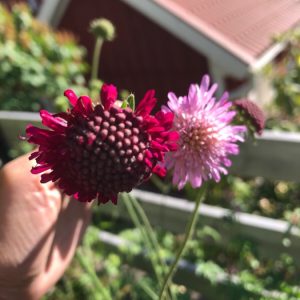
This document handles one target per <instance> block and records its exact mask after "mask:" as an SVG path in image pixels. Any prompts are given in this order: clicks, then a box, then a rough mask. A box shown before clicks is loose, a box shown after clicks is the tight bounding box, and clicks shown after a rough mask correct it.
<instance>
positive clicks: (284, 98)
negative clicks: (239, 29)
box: [265, 27, 300, 131]
mask: <svg viewBox="0 0 300 300" xmlns="http://www.w3.org/2000/svg"><path fill="white" fill-rule="evenodd" d="M276 41H277V42H281V43H283V44H286V48H285V50H284V51H283V52H282V53H281V54H280V55H279V56H278V57H277V59H275V60H274V61H273V62H272V63H270V64H269V65H268V66H267V67H266V68H265V73H266V75H267V76H268V77H269V78H270V80H271V82H272V84H273V87H274V90H275V99H274V102H273V103H272V106H273V107H272V109H271V115H270V116H269V119H268V122H267V127H268V128H270V129H281V130H287V131H299V130H300V118H299V115H300V28H299V27H298V28H296V29H293V30H291V31H288V32H286V33H285V34H283V35H280V36H278V37H277V38H276Z"/></svg>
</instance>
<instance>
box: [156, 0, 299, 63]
mask: <svg viewBox="0 0 300 300" xmlns="http://www.w3.org/2000/svg"><path fill="white" fill-rule="evenodd" d="M153 1H154V2H155V3H156V4H158V5H159V6H161V7H162V8H164V9H166V10H168V11H169V12H171V13H172V14H173V15H175V16H177V17H178V18H179V19H181V20H183V21H184V22H186V23H187V24H189V25H190V26H191V27H193V28H194V29H196V30H197V31H199V32H201V33H202V34H203V35H205V36H207V38H209V39H211V40H213V41H214V42H215V43H217V44H218V45H219V46H221V47H223V48H225V49H226V50H227V51H229V52H230V53H232V54H234V55H235V56H236V57H238V58H239V59H240V60H242V61H244V62H245V63H247V64H252V63H253V62H254V61H255V60H256V59H258V58H259V57H260V56H261V55H262V54H264V52H266V51H267V50H268V49H269V48H270V47H271V46H272V44H273V42H272V38H273V37H274V36H275V35H276V34H279V33H283V32H285V31H287V30H289V29H291V28H293V27H295V26H297V25H299V24H300V1H299V0H153Z"/></svg>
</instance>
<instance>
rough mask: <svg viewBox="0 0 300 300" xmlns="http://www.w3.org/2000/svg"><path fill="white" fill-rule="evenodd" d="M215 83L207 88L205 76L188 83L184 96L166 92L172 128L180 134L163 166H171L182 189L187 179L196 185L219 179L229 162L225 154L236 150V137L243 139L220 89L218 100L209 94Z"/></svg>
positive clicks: (176, 182) (207, 80)
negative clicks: (176, 144) (171, 114)
mask: <svg viewBox="0 0 300 300" xmlns="http://www.w3.org/2000/svg"><path fill="white" fill-rule="evenodd" d="M216 89H217V84H213V85H212V86H211V87H210V88H209V77H208V76H207V75H206V76H204V77H203V79H202V82H201V85H200V86H199V85H198V84H191V85H190V88H189V92H188V95H187V96H184V97H176V96H175V94H174V93H169V94H168V98H169V101H168V107H164V108H163V111H164V112H170V111H171V112H173V113H174V114H175V117H174V127H173V128H174V129H175V130H177V131H178V133H179V135H180V138H179V141H178V149H177V151H176V152H173V153H168V154H167V155H166V160H165V164H164V165H165V166H166V168H167V169H173V170H174V174H173V184H175V185H177V186H178V188H179V189H182V188H183V187H184V185H185V184H186V183H187V182H190V183H191V185H192V186H193V187H194V188H196V187H200V186H201V185H202V183H203V181H207V180H209V179H213V180H215V181H217V182H218V181H219V180H220V178H221V174H227V170H226V168H227V167H229V166H230V165H231V161H230V160H229V158H228V156H229V155H232V154H233V155H236V154H238V153H239V147H238V145H237V144H236V142H237V141H244V139H243V135H242V133H244V132H245V131H246V127H245V126H233V125H230V123H231V122H232V120H233V118H234V116H235V114H236V112H235V111H231V110H229V109H230V107H231V105H232V103H231V102H229V101H228V94H227V93H224V94H223V96H222V97H221V99H220V100H219V101H216V99H215V98H214V97H213V94H214V93H215V91H216Z"/></svg>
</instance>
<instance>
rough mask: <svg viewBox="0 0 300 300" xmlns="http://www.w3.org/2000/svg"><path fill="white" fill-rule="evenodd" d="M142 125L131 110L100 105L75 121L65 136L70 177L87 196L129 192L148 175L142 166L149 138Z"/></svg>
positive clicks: (146, 168)
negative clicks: (96, 193)
mask: <svg viewBox="0 0 300 300" xmlns="http://www.w3.org/2000/svg"><path fill="white" fill-rule="evenodd" d="M77 120H78V118H77ZM142 122H143V119H142V118H141V117H137V116H135V115H134V113H133V112H132V111H131V110H120V109H119V108H117V107H111V108H110V109H109V110H104V109H103V107H102V106H100V105H99V106H96V107H95V113H94V114H93V115H91V116H90V117H89V118H88V119H84V118H82V119H81V120H79V121H76V124H74V125H73V126H70V128H69V131H68V133H67V140H68V144H69V149H70V157H71V159H70V165H69V169H70V170H71V171H70V173H71V174H70V177H71V178H73V180H75V181H76V183H77V184H78V185H79V186H81V188H82V189H83V190H85V191H87V192H88V191H91V192H92V191H94V192H99V193H102V194H110V193H112V192H113V193H117V192H122V191H127V192H129V191H130V190H131V189H132V187H133V186H136V185H137V184H138V183H140V182H141V181H142V180H143V179H144V177H145V176H147V175H148V174H149V172H150V170H149V168H148V167H147V166H146V165H145V163H144V158H145V154H144V152H145V149H147V148H148V146H149V143H150V136H149V134H148V133H146V132H144V131H143V129H142V128H141V124H142Z"/></svg>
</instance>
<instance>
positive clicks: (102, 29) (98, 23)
mask: <svg viewBox="0 0 300 300" xmlns="http://www.w3.org/2000/svg"><path fill="white" fill-rule="evenodd" d="M90 31H91V32H92V33H93V34H94V35H95V36H96V37H100V38H102V39H103V40H105V41H112V40H114V38H115V36H116V30H115V26H114V25H113V23H112V22H111V21H109V20H107V19H104V18H101V19H96V20H93V21H92V22H91V24H90Z"/></svg>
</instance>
